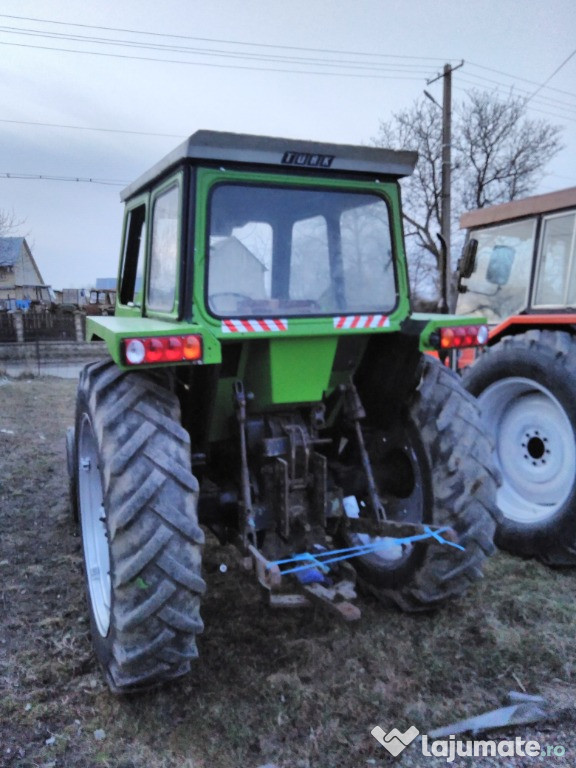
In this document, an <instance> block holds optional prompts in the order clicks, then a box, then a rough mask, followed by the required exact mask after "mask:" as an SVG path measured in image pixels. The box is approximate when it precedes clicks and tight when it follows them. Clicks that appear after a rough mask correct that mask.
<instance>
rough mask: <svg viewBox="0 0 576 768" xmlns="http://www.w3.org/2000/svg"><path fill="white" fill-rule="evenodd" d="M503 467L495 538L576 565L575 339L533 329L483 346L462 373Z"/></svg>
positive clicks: (549, 559)
mask: <svg viewBox="0 0 576 768" xmlns="http://www.w3.org/2000/svg"><path fill="white" fill-rule="evenodd" d="M464 385H465V387H466V388H467V389H468V391H469V392H471V393H472V394H473V395H475V396H476V397H477V398H478V400H479V403H480V408H481V411H482V416H483V420H484V424H485V426H486V427H487V429H488V430H489V432H490V433H491V435H492V437H493V440H494V443H495V453H496V463H497V465H498V466H499V468H500V471H501V474H502V480H503V482H502V486H501V488H500V490H499V492H498V506H499V508H500V511H501V512H502V515H503V519H502V523H501V524H500V525H499V526H498V531H497V535H496V543H497V544H498V546H500V547H502V548H503V549H506V550H508V551H510V552H513V553H515V554H519V555H523V556H532V557H537V558H539V559H540V560H541V561H542V562H544V563H547V564H549V565H576V340H575V339H574V338H572V336H570V334H568V333H564V332H561V331H538V330H533V331H529V332H527V333H524V334H521V335H519V336H510V337H507V338H504V339H503V340H502V341H500V342H498V343H497V344H495V345H494V346H493V347H490V348H489V349H487V350H486V351H485V352H484V353H483V354H482V355H481V356H480V357H479V359H478V360H477V361H476V362H475V363H474V364H473V365H472V366H471V367H470V368H469V369H468V370H467V371H466V372H465V374H464Z"/></svg>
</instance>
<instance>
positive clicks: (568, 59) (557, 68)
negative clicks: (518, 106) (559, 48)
mask: <svg viewBox="0 0 576 768" xmlns="http://www.w3.org/2000/svg"><path fill="white" fill-rule="evenodd" d="M573 56H576V48H574V50H573V51H572V53H571V54H570V55H569V56H567V57H566V58H565V59H564V61H563V62H562V64H560V65H559V66H558V67H556V69H555V70H554V72H552V74H551V75H550V77H548V78H546V80H544V82H543V83H542V85H539V86H538V88H536V90H535V91H534V93H533V94H532V95H531V96H529V97H528V99H527V100H526V104H528V102H529V101H530V100H531V99H533V98H534V96H536V94H537V93H540V91H541V90H542V88H545V87H546V85H548V83H549V82H550V80H552V78H553V77H554V75H557V74H558V72H560V70H561V69H562V68H563V67H565V66H566V64H568V62H569V61H570V59H571V58H572V57H573Z"/></svg>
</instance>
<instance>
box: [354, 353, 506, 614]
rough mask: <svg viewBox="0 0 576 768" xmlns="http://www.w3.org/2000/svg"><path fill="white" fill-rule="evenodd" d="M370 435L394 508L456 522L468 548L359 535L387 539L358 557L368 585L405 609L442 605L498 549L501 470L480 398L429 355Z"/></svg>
mask: <svg viewBox="0 0 576 768" xmlns="http://www.w3.org/2000/svg"><path fill="white" fill-rule="evenodd" d="M367 434H368V440H367V448H368V451H369V454H370V460H371V465H372V469H373V473H374V477H375V481H376V484H377V487H378V493H379V496H380V499H381V501H382V503H383V506H384V509H385V511H386V514H387V517H388V518H389V519H391V520H396V521H399V522H408V523H428V524H430V525H434V526H447V527H450V528H452V529H453V530H454V531H455V533H456V534H457V537H458V543H459V544H460V545H461V546H462V547H464V551H462V550H461V549H457V548H455V547H451V546H449V545H448V544H440V543H436V542H434V541H427V542H425V543H420V544H402V545H399V544H398V543H396V542H395V541H394V540H390V541H388V542H387V541H386V540H384V539H381V540H378V539H368V537H366V536H364V535H358V534H356V535H352V536H351V535H348V536H347V540H346V543H347V544H349V545H357V544H366V543H375V544H378V545H380V544H382V545H383V548H382V549H379V550H377V551H375V552H374V553H373V554H371V555H366V556H362V557H359V558H356V559H354V560H352V561H351V562H352V564H353V565H354V567H355V569H356V571H357V574H358V578H359V581H360V584H361V585H362V586H364V587H365V588H367V589H368V590H369V591H370V592H372V593H373V594H374V595H375V596H376V597H377V598H379V599H380V600H382V601H384V602H390V601H392V602H394V603H396V604H397V605H398V606H400V607H401V608H402V609H403V610H406V611H419V610H430V609H433V608H436V607H438V606H440V605H441V604H442V603H444V602H446V601H447V600H448V599H450V598H453V597H456V596H458V595H460V594H461V593H462V592H464V591H465V589H466V588H467V587H468V586H469V585H470V584H471V583H472V582H474V581H476V580H477V579H479V578H480V577H481V567H482V564H483V562H484V560H485V559H486V557H487V556H488V555H490V554H491V553H492V552H493V550H494V547H493V535H494V530H495V520H496V517H497V515H498V513H497V510H496V504H495V498H496V485H497V481H496V478H497V473H496V470H495V469H494V467H493V463H492V457H491V447H490V443H489V441H488V439H487V437H486V435H485V433H484V431H483V429H482V426H481V423H480V418H479V413H478V407H477V404H476V403H475V402H474V400H473V398H471V397H470V396H469V395H468V394H467V393H466V392H465V391H464V389H463V388H462V386H461V385H460V382H459V381H458V379H457V378H456V376H455V375H454V374H453V373H452V372H451V371H449V370H448V369H447V368H445V367H444V366H442V365H440V364H439V363H437V362H436V361H434V360H432V359H431V358H428V357H426V358H425V359H424V361H423V372H422V377H421V380H420V383H419V386H418V387H417V389H416V392H415V393H414V395H413V396H412V398H411V400H410V401H409V403H408V404H407V406H406V408H405V409H404V411H403V412H402V413H400V414H398V416H397V418H396V419H395V421H394V422H393V423H392V424H391V425H388V426H387V427H386V428H385V429H382V430H379V429H374V428H372V429H369V430H367ZM345 490H346V489H345ZM360 507H362V503H360Z"/></svg>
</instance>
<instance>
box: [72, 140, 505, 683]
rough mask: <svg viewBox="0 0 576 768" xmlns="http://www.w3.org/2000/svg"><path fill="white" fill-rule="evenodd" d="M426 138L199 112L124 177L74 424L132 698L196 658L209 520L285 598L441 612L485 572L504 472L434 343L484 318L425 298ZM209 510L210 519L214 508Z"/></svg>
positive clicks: (466, 339) (78, 469) (97, 580)
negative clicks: (405, 146)
mask: <svg viewBox="0 0 576 768" xmlns="http://www.w3.org/2000/svg"><path fill="white" fill-rule="evenodd" d="M415 162H416V156H415V155H414V154H413V153H410V152H395V151H392V150H387V149H377V148H368V147H355V146H344V145H332V144H321V143H315V142H307V141H296V140H292V139H279V138H267V137H258V136H247V135H234V134H227V133H216V132H210V131H199V132H197V133H195V134H194V135H193V136H191V137H190V139H189V140H187V141H186V142H184V143H183V144H182V145H181V146H179V147H178V148H177V149H175V150H174V151H173V152H172V153H171V154H169V155H168V156H167V157H165V158H164V159H163V160H162V161H160V162H159V163H158V164H157V165H156V166H155V167H153V168H152V169H151V170H150V171H149V172H147V173H145V174H144V175H143V176H142V177H141V178H140V179H138V180H137V181H136V182H135V183H133V184H132V185H131V186H129V187H128V188H127V189H126V190H125V192H124V193H123V201H124V203H125V218H124V230H123V245H122V253H121V260H120V269H119V279H118V295H117V301H116V308H115V316H113V317H90V318H88V319H87V335H88V338H89V339H99V340H103V341H105V342H106V344H107V347H108V350H109V354H110V358H111V359H108V360H105V361H101V362H96V363H93V364H90V365H88V366H87V367H86V368H85V369H84V370H83V372H82V373H81V376H80V382H79V389H78V401H77V413H76V424H75V427H74V428H73V429H72V428H71V429H70V430H69V433H68V458H69V467H70V477H71V483H70V484H71V489H72V498H73V506H74V508H75V509H76V511H77V513H78V517H79V519H80V525H81V529H82V543H83V552H84V561H85V577H86V586H87V593H88V602H89V610H90V621H91V632H92V637H93V642H94V647H95V652H96V655H97V657H98V659H99V661H100V663H101V665H102V667H103V668H104V671H105V674H106V678H107V681H108V683H109V685H110V688H111V689H112V690H113V691H115V692H119V693H124V692H130V691H134V690H139V689H143V688H149V687H152V686H155V685H158V684H160V683H162V682H164V681H166V680H170V679H172V678H175V677H178V676H180V675H182V674H184V673H186V672H187V671H188V670H189V668H190V661H191V659H193V658H194V657H195V656H196V655H197V648H196V637H197V635H198V634H199V633H200V632H201V631H202V620H201V618H200V602H201V599H202V594H203V592H204V590H205V582H204V580H203V578H202V575H201V550H202V544H203V542H204V532H203V528H206V529H208V530H210V531H212V532H213V533H214V534H215V535H216V537H217V538H218V540H219V541H220V542H222V543H229V542H233V543H235V544H237V545H238V548H239V550H240V553H241V554H240V556H239V561H240V562H243V563H244V564H246V561H247V560H249V562H251V563H252V565H253V568H254V570H255V572H256V574H257V577H258V580H259V582H260V584H261V585H262V590H263V594H264V595H265V597H266V598H267V600H268V602H269V603H270V604H271V605H272V606H275V605H279V606H282V605H300V604H310V603H314V604H321V605H323V606H325V607H326V608H327V609H328V610H330V611H333V612H334V613H335V614H337V615H339V616H342V617H343V618H345V619H355V618H358V615H359V609H358V607H357V605H356V604H354V602H353V600H354V598H355V588H356V586H358V587H359V588H362V589H365V590H367V591H369V592H370V593H372V594H373V595H375V596H376V597H377V598H378V599H379V600H381V601H382V602H383V603H384V604H396V605H397V606H399V607H400V608H402V609H404V610H407V611H422V610H431V609H434V608H436V607H437V606H439V605H441V604H442V603H444V602H445V601H447V600H449V599H451V598H453V597H455V596H458V595H460V594H461V593H462V592H463V591H464V589H465V588H466V587H467V586H468V585H469V584H470V583H471V582H473V581H475V580H476V579H478V578H479V577H480V576H481V567H482V564H483V561H484V560H485V558H486V557H487V556H488V555H489V554H490V553H491V552H492V550H493V541H492V540H493V534H494V529H495V516H496V515H497V511H496V504H495V495H496V486H497V473H496V470H495V469H494V468H493V466H492V464H491V446H490V444H489V441H488V439H487V438H486V436H485V434H484V432H483V430H482V427H481V425H480V421H479V416H478V411H477V406H476V404H475V401H474V400H473V398H472V397H471V396H470V395H468V394H467V393H466V392H465V391H464V390H463V389H462V388H461V386H460V384H459V382H458V379H457V377H456V376H455V375H454V374H453V373H452V372H451V371H449V370H448V369H447V368H446V367H445V366H443V365H441V364H440V363H439V362H438V360H437V359H434V356H433V355H428V354H426V352H428V351H432V350H448V349H450V348H454V347H456V348H462V347H470V346H476V345H479V344H482V343H484V342H485V341H486V337H487V329H486V327H485V326H484V325H483V324H482V323H480V324H479V323H478V320H477V319H471V318H465V317H456V316H450V315H422V314H412V313H411V310H410V298H409V287H408V274H407V267H406V259H405V255H404V244H403V232H402V214H401V206H400V193H399V184H398V180H399V178H400V177H402V176H405V175H408V174H410V173H412V171H413V169H414V166H415ZM200 525H202V526H203V528H201V527H200Z"/></svg>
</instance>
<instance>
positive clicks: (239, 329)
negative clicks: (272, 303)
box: [222, 317, 288, 333]
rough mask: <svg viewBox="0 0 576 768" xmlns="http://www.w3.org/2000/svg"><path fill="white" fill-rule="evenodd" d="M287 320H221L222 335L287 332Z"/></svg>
mask: <svg viewBox="0 0 576 768" xmlns="http://www.w3.org/2000/svg"><path fill="white" fill-rule="evenodd" d="M287 330H288V320H279V319H278V318H270V317H266V318H264V317H262V318H259V319H254V318H252V319H251V320H232V319H226V320H222V331H223V333H262V332H263V331H267V332H277V331H287Z"/></svg>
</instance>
